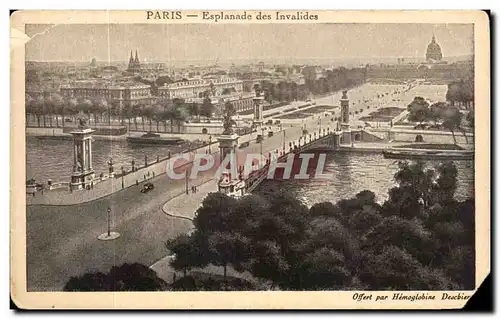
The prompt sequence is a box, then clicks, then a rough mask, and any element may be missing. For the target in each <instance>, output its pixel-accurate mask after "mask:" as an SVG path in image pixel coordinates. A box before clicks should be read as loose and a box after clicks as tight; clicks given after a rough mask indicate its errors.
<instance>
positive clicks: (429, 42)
mask: <svg viewBox="0 0 500 319" xmlns="http://www.w3.org/2000/svg"><path fill="white" fill-rule="evenodd" d="M489 32H490V31H489V17H488V15H487V14H486V13H485V12H481V11H307V10H295V11H293V10H262V11H259V10H246V11H245V10H238V11H231V10H228V11H224V10H222V11H221V10H212V11H210V10H207V11H203V10H200V11H182V10H181V11H177V10H143V11H140V10H139V11H22V10H21V11H16V12H14V13H13V14H12V15H11V113H12V118H11V127H12V135H11V136H12V137H11V145H12V146H11V163H12V166H11V168H10V172H11V212H10V214H11V225H10V227H11V256H10V259H11V296H12V299H13V301H14V302H15V303H16V305H17V306H18V307H19V308H23V309H456V308H462V307H463V306H464V305H465V304H466V303H467V301H468V300H469V299H470V298H471V297H472V296H473V295H474V293H475V291H476V290H477V288H478V287H479V286H480V285H481V283H482V282H483V280H484V279H485V277H486V276H487V275H488V274H489V272H490V245H491V243H490V228H491V226H490V105H491V104H490V34H489ZM476 107H477V108H476Z"/></svg>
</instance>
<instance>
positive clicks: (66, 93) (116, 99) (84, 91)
mask: <svg viewBox="0 0 500 319" xmlns="http://www.w3.org/2000/svg"><path fill="white" fill-rule="evenodd" d="M60 91H61V95H62V96H63V97H66V98H77V99H89V100H99V99H105V100H106V101H107V102H108V103H110V104H111V105H116V106H118V107H119V108H122V107H124V106H129V105H132V106H133V105H147V104H150V103H151V101H152V97H151V87H150V86H149V85H145V84H137V83H106V82H105V83H102V82H92V81H78V82H74V83H72V84H69V85H63V86H61V88H60Z"/></svg>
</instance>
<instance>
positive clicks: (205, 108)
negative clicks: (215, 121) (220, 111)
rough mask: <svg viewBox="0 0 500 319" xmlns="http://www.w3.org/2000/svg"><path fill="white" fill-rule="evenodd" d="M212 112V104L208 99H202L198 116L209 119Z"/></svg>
mask: <svg viewBox="0 0 500 319" xmlns="http://www.w3.org/2000/svg"><path fill="white" fill-rule="evenodd" d="M213 111H214V105H213V104H212V100H211V99H210V97H208V96H207V97H205V98H204V99H203V103H202V104H201V106H200V115H201V116H205V117H207V118H211V117H212V113H213Z"/></svg>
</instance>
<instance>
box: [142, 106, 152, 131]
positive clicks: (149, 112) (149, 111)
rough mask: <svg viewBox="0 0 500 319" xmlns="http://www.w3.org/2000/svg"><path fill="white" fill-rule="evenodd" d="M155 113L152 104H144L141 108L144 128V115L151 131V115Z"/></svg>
mask: <svg viewBox="0 0 500 319" xmlns="http://www.w3.org/2000/svg"><path fill="white" fill-rule="evenodd" d="M154 114H155V108H154V107H153V106H146V107H144V108H143V109H142V116H143V122H142V123H143V124H142V125H143V129H144V117H145V118H147V119H148V122H149V131H150V132H151V131H152V121H153V115H154Z"/></svg>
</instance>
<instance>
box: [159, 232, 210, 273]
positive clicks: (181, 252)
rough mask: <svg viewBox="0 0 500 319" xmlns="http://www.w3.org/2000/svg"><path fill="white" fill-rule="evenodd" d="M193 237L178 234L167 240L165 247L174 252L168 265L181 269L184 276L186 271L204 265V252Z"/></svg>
mask: <svg viewBox="0 0 500 319" xmlns="http://www.w3.org/2000/svg"><path fill="white" fill-rule="evenodd" d="M195 239H196V238H195V237H190V236H188V235H184V234H183V235H179V236H177V237H176V238H174V239H172V240H169V241H168V242H167V248H168V250H170V251H171V252H172V253H173V254H174V258H173V259H172V260H171V261H170V265H171V266H172V268H174V269H175V270H177V271H182V272H183V273H184V277H186V274H187V271H189V270H190V269H192V268H195V267H202V266H205V265H206V262H205V261H204V254H203V252H202V251H201V249H200V248H201V247H200V245H198V243H197V242H196V241H195Z"/></svg>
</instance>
